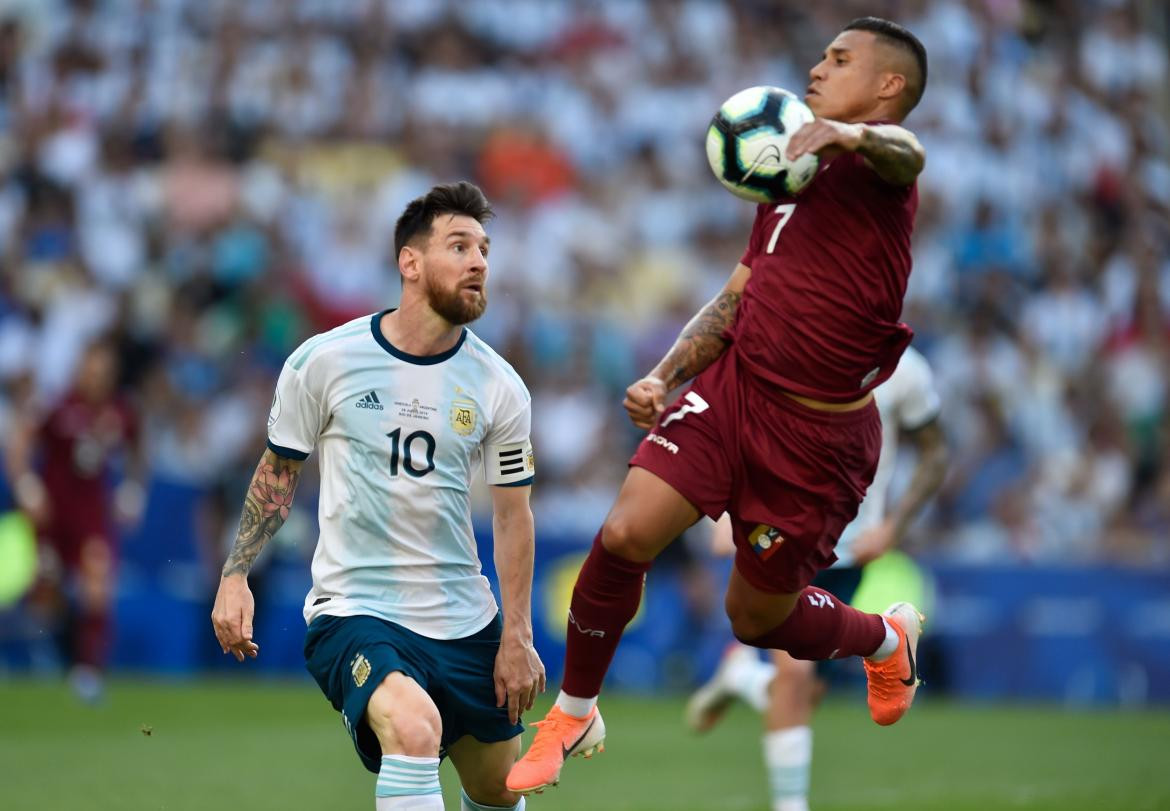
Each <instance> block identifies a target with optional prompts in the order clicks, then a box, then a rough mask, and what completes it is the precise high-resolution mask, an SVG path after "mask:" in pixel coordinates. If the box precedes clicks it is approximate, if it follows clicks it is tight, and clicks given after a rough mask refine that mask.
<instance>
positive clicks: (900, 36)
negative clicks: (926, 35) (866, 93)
mask: <svg viewBox="0 0 1170 811" xmlns="http://www.w3.org/2000/svg"><path fill="white" fill-rule="evenodd" d="M843 30H845V31H869V32H870V33H871V34H874V35H876V36H877V37H878V38H879V39H880V40H882V41H883V42H885V43H886V44H887V45H890V46H893V47H894V48H898V49H899V50H902V51H904V52H906V53H908V54H909V55H911V56H913V57H914V62H915V64H917V65H918V74H919V75H918V76H917V77H914V76H907V77H906V85H907V88H906V89H907V91H909V92H908V98H909V101H910V103H909V104H908V105H907V106H906V109H905V112H906V113H909V112H910V111H911V110H913V109H914V108H915V107H917V106H918V102H920V101H921V100H922V94H923V93H924V92H925V91H926V48H925V47H924V46H923V44H922V42H921V41H920V40H919V39H918V37H916V36H914V35H913V34H911V33H910V32H909V31H908V30H907V29H905V28H903V27H902V26H900V25H898V24H897V23H895V22H890V21H889V20H883V19H882V18H881V17H858V18H857V19H856V20H853V21H852V22H851V23H849V25H847V26H845V28H844V29H843ZM915 79H917V81H915Z"/></svg>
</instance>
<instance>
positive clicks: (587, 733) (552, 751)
mask: <svg viewBox="0 0 1170 811" xmlns="http://www.w3.org/2000/svg"><path fill="white" fill-rule="evenodd" d="M533 726H534V727H536V728H537V730H536V737H535V738H533V739H532V745H531V746H529V747H528V751H527V752H526V753H525V754H524V757H522V758H520V759H519V760H518V761H516V764H515V765H514V766H512V771H510V772H509V773H508V781H507V784H508V790H509V791H514V792H516V793H517V794H533V793H536V794H539V793H540V792H542V791H544V790H545V789H546V788H548V787H549V786H555V785H556V784H557V783H558V782H560V779H561V767H562V766H563V765H564V764H565V761H566V760H568V759H569V758H570V757H572V756H575V755H584V756H585V757H587V758H590V757H593V753H594V751H597V752H604V751H605V746H604V745H603V744H602V742H603V741H604V740H605V722H603V721H602V720H601V713H600V712H598V711H597V707H594V708H593V710H592V711H591V712H590V713H589V714H588V715H587V716H585V717H584V718H576V717H574V716H572V715H569V714H568V713H565V712H562V711H561V708H560V707H557V706H555V705H554V706H553V708H552V709H551V710H549V711H548V715H546V716H545V717H544V720H543V721H536V722H535V723H533Z"/></svg>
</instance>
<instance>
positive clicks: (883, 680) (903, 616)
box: [864, 603, 926, 726]
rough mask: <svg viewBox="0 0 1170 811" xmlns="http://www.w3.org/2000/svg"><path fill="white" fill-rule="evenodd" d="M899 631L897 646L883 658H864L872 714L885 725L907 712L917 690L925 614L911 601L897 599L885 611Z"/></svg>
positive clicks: (896, 630)
mask: <svg viewBox="0 0 1170 811" xmlns="http://www.w3.org/2000/svg"><path fill="white" fill-rule="evenodd" d="M882 616H883V617H885V618H886V621H887V622H888V623H889V624H890V627H892V628H893V629H894V632H895V633H897V635H898V648H897V650H895V651H894V652H893V653H892V654H890V655H889V656H887V657H886V658H885V659H883V660H882V661H880V662H871V661H870V660H869V659H866V660H864V661H865V678H866V681H868V682H869V715H870V717H871V718H873V720H874V721H875V722H877V723H879V724H881V725H882V726H889V725H890V724H892V723H894V722H895V721H897V720H898V719H899V718H901V717H902V716H903V715H905V714H906V710H908V709H910V704H911V703H912V702H913V701H914V693H915V692H917V691H918V685H919V683H920V682H919V679H918V665H917V664H916V663H915V661H914V654H916V653H917V652H918V637H919V636H921V635H922V623H924V622H926V617H924V616H923V615H922V614H920V613H919V612H918V609H917V608H915V607H914V606H912V605H911V604H910V603H894V604H893V605H892V606H890V607H889V608H887V609H886V610H885V612H884V613H883V614H882Z"/></svg>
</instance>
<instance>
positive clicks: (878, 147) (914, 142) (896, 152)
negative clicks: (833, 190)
mask: <svg viewBox="0 0 1170 811" xmlns="http://www.w3.org/2000/svg"><path fill="white" fill-rule="evenodd" d="M857 151H858V152H859V153H861V154H862V155H863V156H864V157H865V158H866V160H868V161H869V163H870V165H871V166H873V168H874V171H875V172H877V173H878V175H879V176H880V177H881V178H882V179H883V180H885V181H886V182H887V183H894V184H897V185H900V186H908V185H910V184H911V183H913V182H914V179H915V178H916V177H918V173H919V172H921V171H922V166H923V161H924V158H923V153H922V147H921V146H920V145H919V143H918V139H917V138H915V137H914V136H913V135H912V134H911V133H910V132H909V131H907V130H904V129H902V128H901V127H897V126H872V127H866V128H865V130H864V131H863V134H862V136H861V145H860V146H859V147H858V148H857Z"/></svg>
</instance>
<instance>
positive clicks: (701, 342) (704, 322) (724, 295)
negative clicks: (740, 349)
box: [650, 290, 743, 391]
mask: <svg viewBox="0 0 1170 811" xmlns="http://www.w3.org/2000/svg"><path fill="white" fill-rule="evenodd" d="M741 298H743V293H742V292H740V291H736V290H724V291H723V292H721V293H720V294H719V295H718V296H716V297H715V298H714V299H713V300H712V301H711V302H710V303H709V304H707V306H706V307H704V308H703V309H702V310H699V312H698V314H697V315H696V316H695V317H694V318H692V319H691V320H690V322H689V323H688V324H687V325H686V327H684V328H683V331H682V333H681V334H680V335H679V336H678V340H677V341H675V342H674V346H672V347H671V348H670V351H669V352H667V353H666V357H664V358H663V359H662V360H661V361H660V362H659V363H658V365H657V366H655V367H654V371H652V372H651V373H650V376H651V377H656V378H658V379H659V380H661V381H662V382H663V384H664V385H665V386H666V390H667V391H671V390H673V389H675V388H677V387H678V386H681V385H682V384H683V383H685V382H687V381H688V380H690V379H691V378H692V377H694V376H695V375H697V374H698V373H699V372H701V371H703V370H704V369H706V368H707V367H708V366H710V365H711V364H712V363H714V362H715V359H716V358H718V357H719V356H720V355H722V354H723V351H724V350H725V349H727V341H726V340H724V338H723V332H724V330H726V329H727V328H728V327H730V326H731V325H732V324H733V323H735V314H736V312H737V311H738V310H739V301H740V299H741Z"/></svg>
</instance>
